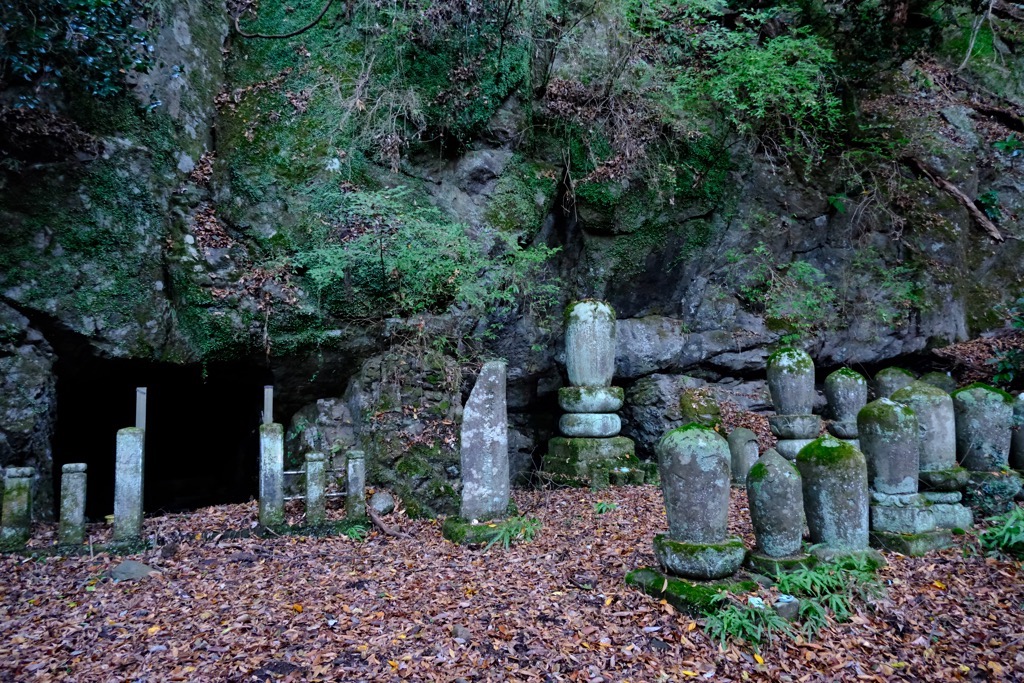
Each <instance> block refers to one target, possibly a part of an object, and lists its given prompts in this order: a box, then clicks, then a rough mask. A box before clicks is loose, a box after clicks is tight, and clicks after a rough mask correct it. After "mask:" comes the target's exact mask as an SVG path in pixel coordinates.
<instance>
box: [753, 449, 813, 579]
mask: <svg viewBox="0 0 1024 683" xmlns="http://www.w3.org/2000/svg"><path fill="white" fill-rule="evenodd" d="M747 501H748V503H749V505H750V521H751V522H752V523H753V525H754V537H755V538H756V539H757V547H756V548H755V549H754V550H753V551H751V553H750V555H749V556H748V557H747V563H748V565H749V566H750V567H751V568H752V569H754V570H755V571H759V572H767V573H768V574H770V575H775V574H777V573H778V572H779V571H784V570H786V569H793V568H796V567H799V566H801V565H803V564H804V563H805V562H806V561H807V559H808V556H807V555H805V554H803V553H801V552H800V551H801V548H802V546H803V531H804V495H803V482H802V480H801V477H800V470H798V469H797V468H796V466H795V465H794V464H793V463H791V462H789V461H788V460H786V459H785V458H783V457H782V456H781V455H779V453H778V451H776V450H775V449H774V448H772V449H769V450H767V451H765V454H764V455H762V456H761V459H760V460H758V461H757V463H756V464H755V465H754V466H753V467H751V468H750V473H749V474H748V475H747Z"/></svg>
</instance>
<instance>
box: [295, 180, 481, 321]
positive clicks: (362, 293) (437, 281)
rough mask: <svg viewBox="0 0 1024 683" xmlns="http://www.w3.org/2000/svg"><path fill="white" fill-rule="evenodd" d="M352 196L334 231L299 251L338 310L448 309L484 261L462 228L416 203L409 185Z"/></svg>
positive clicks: (355, 313) (399, 312) (325, 301)
mask: <svg viewBox="0 0 1024 683" xmlns="http://www.w3.org/2000/svg"><path fill="white" fill-rule="evenodd" d="M345 200H346V201H345V205H344V208H343V209H342V213H341V215H339V216H337V217H336V218H335V220H336V221H337V222H336V224H335V228H334V233H333V234H329V235H327V236H326V239H325V240H324V243H323V245H322V246H319V247H317V248H315V249H312V250H309V251H305V252H301V253H299V254H297V255H296V257H295V262H296V264H297V265H299V266H301V267H303V268H305V269H306V274H307V276H308V277H309V279H310V281H311V282H312V284H313V286H314V288H315V290H316V291H317V292H318V294H319V295H320V297H321V300H322V302H323V304H324V305H325V306H326V307H327V308H328V310H329V311H330V312H331V313H333V314H336V315H346V316H365V317H377V316H380V315H382V314H383V315H410V314H413V313H419V312H422V311H428V310H429V311H441V310H443V309H444V308H445V307H446V306H448V305H450V304H451V303H452V302H453V301H454V300H455V299H456V296H457V294H458V293H459V291H460V289H461V288H462V287H463V286H464V285H465V284H466V282H468V281H469V279H470V277H471V276H473V275H475V273H476V270H477V269H479V267H480V266H481V265H482V264H481V262H480V259H481V254H480V253H479V250H478V248H477V247H476V245H474V244H473V243H472V242H471V241H470V240H469V238H468V237H467V236H466V233H465V229H464V228H463V226H461V225H459V224H457V223H452V222H451V221H448V220H446V219H445V218H444V217H443V216H442V214H441V212H440V211H438V210H437V209H436V208H434V207H432V206H429V205H419V204H418V203H417V202H415V201H413V200H412V198H411V193H410V192H409V190H408V189H407V188H402V187H399V188H394V189H389V190H380V191H376V192H352V193H350V194H348V195H347V196H346V197H345Z"/></svg>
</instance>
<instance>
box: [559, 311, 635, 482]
mask: <svg viewBox="0 0 1024 683" xmlns="http://www.w3.org/2000/svg"><path fill="white" fill-rule="evenodd" d="M565 323H566V326H565V367H566V371H567V373H568V375H569V382H570V384H572V385H573V386H570V387H563V388H561V389H559V390H558V404H559V406H560V407H561V408H562V410H564V411H565V414H564V415H562V416H561V418H560V419H559V421H558V427H559V431H561V433H562V436H557V437H555V438H553V439H551V440H550V441H549V442H548V453H547V455H546V456H544V462H543V464H542V469H543V470H544V471H545V472H547V473H548V474H551V475H554V476H555V477H556V480H557V481H560V482H562V483H567V484H570V485H581V484H586V483H589V484H590V486H591V488H593V489H601V488H606V487H607V486H608V485H609V482H610V480H611V476H612V474H613V473H615V474H617V477H616V478H617V479H618V480H619V481H622V480H632V479H633V477H637V476H639V477H642V476H643V472H642V470H640V469H638V468H636V467H635V465H636V458H635V455H634V452H635V449H634V446H633V441H632V439H628V438H626V437H623V436H618V434H619V431H620V430H621V429H622V420H621V419H620V418H619V416H618V415H616V414H615V411H616V410H618V409H619V408H621V407H622V400H623V396H624V393H623V391H622V388H621V387H613V386H611V382H612V378H613V377H614V374H615V311H614V310H613V309H612V307H611V306H610V305H608V304H607V303H605V302H603V301H595V300H591V299H588V300H585V301H577V302H575V303H573V304H572V305H570V306H569V308H568V309H567V310H566V314H565ZM640 483H642V481H640Z"/></svg>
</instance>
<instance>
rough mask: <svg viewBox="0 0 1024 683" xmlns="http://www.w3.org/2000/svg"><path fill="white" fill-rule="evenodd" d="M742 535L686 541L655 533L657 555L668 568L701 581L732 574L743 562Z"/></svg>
mask: <svg viewBox="0 0 1024 683" xmlns="http://www.w3.org/2000/svg"><path fill="white" fill-rule="evenodd" d="M746 554H747V549H746V547H745V546H744V545H743V539H741V538H739V537H738V536H731V537H729V538H726V539H723V540H722V542H721V543H687V542H684V541H676V540H673V539H671V538H669V537H668V536H666V535H665V534H658V535H657V536H655V537H654V556H655V557H656V558H657V559H658V563H659V564H660V565H661V566H662V567H664V568H665V569H666V570H667V571H668V572H670V573H672V574H674V575H676V576H682V577H685V578H690V579H698V580H702V581H706V580H714V579H724V578H725V577H727V576H732V575H733V574H735V573H736V570H737V569H739V568H740V565H742V564H743V558H744V557H745V556H746Z"/></svg>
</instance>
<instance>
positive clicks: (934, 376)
mask: <svg viewBox="0 0 1024 683" xmlns="http://www.w3.org/2000/svg"><path fill="white" fill-rule="evenodd" d="M920 381H921V382H924V383H925V384H930V385H932V386H933V387H936V388H938V389H941V390H942V391H944V392H946V393H947V394H952V393H953V392H954V391H956V380H955V379H953V378H952V377H950V376H949V375H947V374H946V373H944V372H926V373H924V374H923V375H921V379H920Z"/></svg>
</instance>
